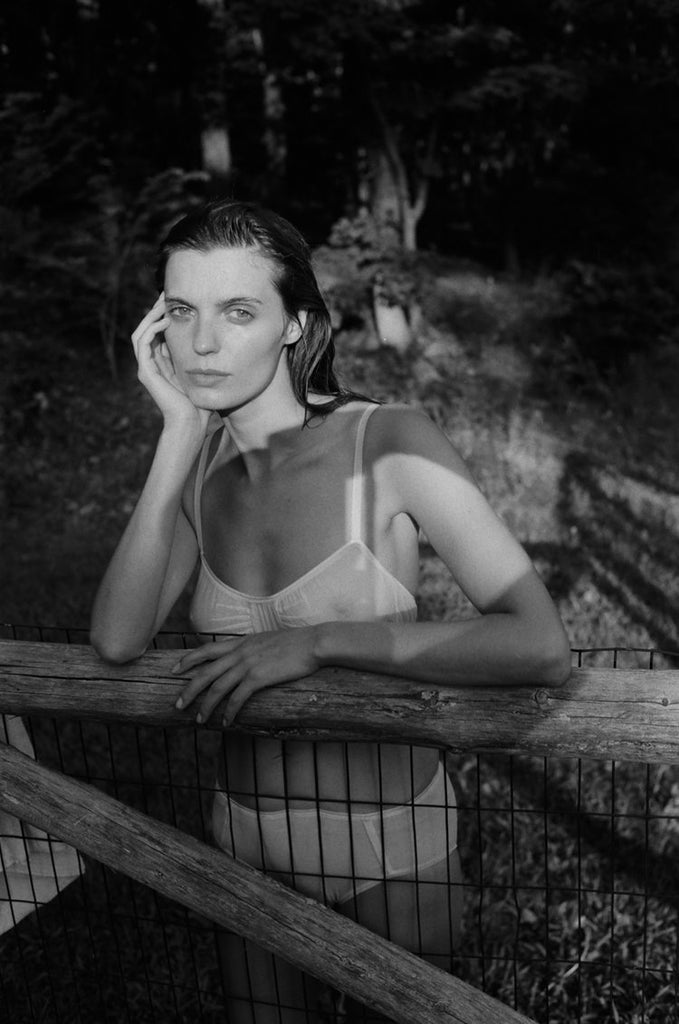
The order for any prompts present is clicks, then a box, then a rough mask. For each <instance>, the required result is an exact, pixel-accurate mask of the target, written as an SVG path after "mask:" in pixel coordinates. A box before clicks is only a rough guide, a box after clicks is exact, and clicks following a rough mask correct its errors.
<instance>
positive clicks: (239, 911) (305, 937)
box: [0, 743, 530, 1024]
mask: <svg viewBox="0 0 679 1024" xmlns="http://www.w3.org/2000/svg"><path fill="white" fill-rule="evenodd" d="M0 779H1V780H2V785H1V786H0V807H2V808H3V809H4V810H5V811H8V812H10V813H11V814H14V815H17V816H19V817H21V818H23V819H24V820H26V821H29V822H31V823H32V824H33V825H37V826H39V827H40V828H43V829H45V830H46V831H47V832H49V833H50V834H51V835H53V836H56V837H57V838H59V839H62V840H65V841H66V842H69V843H72V844H73V845H74V846H77V847H78V849H80V850H82V851H83V852H84V853H86V854H88V855H89V856H91V857H94V858H95V859H96V860H98V861H100V862H102V863H103V864H107V865H109V866H110V867H113V868H115V869H116V870H118V871H123V872H125V874H127V875H129V876H130V877H132V878H134V879H136V880H138V881H139V882H142V883H144V884H145V885H148V886H151V887H152V888H153V889H156V890H157V891H158V892H160V893H162V894H163V895H165V896H169V897H170V898H172V899H174V900H177V901H178V902H179V903H182V904H183V905H184V906H186V907H189V908H190V909H192V910H194V911H196V912H197V913H199V914H201V915H203V916H207V917H209V918H211V919H212V920H213V921H216V922H217V923H218V924H220V925H222V926H224V927H225V928H229V929H231V930H232V931H235V932H237V933H238V934H240V935H243V936H245V937H246V938H249V939H252V940H253V941H255V942H257V943H258V944H259V945H260V946H262V947H264V948H265V949H268V950H270V951H272V952H275V953H280V950H285V957H286V959H287V960H289V961H290V962H291V963H293V964H296V965H297V966H298V967H300V968H302V969H303V970H305V971H307V972H308V973H310V974H313V975H315V976H316V977H318V978H320V979H321V980H324V981H326V982H328V983H330V984H331V985H333V986H334V987H335V988H337V989H339V990H340V991H344V992H347V993H348V994H349V995H351V996H352V997H353V998H355V999H357V1000H359V1001H360V1002H362V1003H368V1004H369V1005H371V1006H373V1007H374V1008H376V1009H377V1010H379V1011H380V1012H381V1013H385V1014H387V1015H388V1016H389V1017H390V1018H391V1019H393V1020H394V1021H397V1022H402V1024H446V1022H449V1024H530V1021H529V1020H528V1018H527V1017H524V1016H522V1015H521V1014H519V1013H516V1012H515V1011H514V1010H511V1009H510V1008H508V1007H506V1006H503V1005H502V1004H501V1003H499V1002H497V1001H496V1000H494V999H492V998H491V997H490V996H487V995H485V994H484V993H482V992H479V991H477V990H476V989H474V988H473V987H472V986H470V985H468V984H466V983H465V982H462V981H460V980H459V979H457V978H454V977H453V976H451V975H449V974H446V973H445V972H444V971H441V970H439V968H437V967H432V966H431V965H429V964H428V963H426V962H425V961H423V960H421V959H420V958H419V957H416V956H414V955H412V954H411V953H408V952H406V951H405V950H403V949H401V948H400V947H398V946H395V945H393V944H392V943H390V942H387V941H386V940H385V939H382V938H381V937H380V936H378V935H375V934H373V933H372V932H369V931H367V930H366V929H365V928H362V927H360V926H359V925H357V924H355V923H354V922H353V921H350V920H349V919H348V918H346V917H343V916H341V915H340V914H336V913H335V912H334V911H332V910H330V909H329V908H328V907H325V906H323V905H322V904H320V903H317V902H316V901H315V900H312V899H308V898H307V897H304V896H301V895H300V894H299V893H297V892H294V891H293V890H291V889H287V888H285V886H283V885H280V884H279V883H278V882H276V881H274V880H273V879H271V878H267V877H266V876H265V875H262V874H261V873H260V872H258V871H256V870H255V869H254V868H252V867H250V866H249V865H247V864H244V863H241V862H239V861H236V860H234V859H233V858H232V857H228V856H227V855H226V854H224V853H222V852H221V851H218V850H216V849H213V848H211V847H209V846H206V845H205V844H204V843H201V842H199V841H198V840H197V839H194V838H192V837H191V836H187V835H185V834H184V833H182V832H179V831H178V830H177V829H174V828H172V827H170V826H169V825H165V824H162V823H161V822H158V821H154V820H153V819H151V818H148V817H147V816H146V815H144V814H141V813H140V812H138V811H135V810H133V809H131V808H129V807H126V806H125V805H124V804H121V803H119V802H118V801H117V800H114V799H113V798H111V797H109V796H107V795H105V794H103V793H100V792H98V791H97V790H95V789H93V788H92V787H90V786H87V785H85V784H84V783H81V782H76V781H74V780H73V779H69V778H67V777H65V776H64V775H61V774H60V773H58V772H54V771H51V770H49V769H47V768H43V767H42V766H40V765H38V764H37V763H36V762H35V761H33V760H31V759H30V758H29V757H26V755H24V754H21V753H19V752H18V751H17V750H15V749H13V748H12V747H8V746H7V745H6V744H3V743H0Z"/></svg>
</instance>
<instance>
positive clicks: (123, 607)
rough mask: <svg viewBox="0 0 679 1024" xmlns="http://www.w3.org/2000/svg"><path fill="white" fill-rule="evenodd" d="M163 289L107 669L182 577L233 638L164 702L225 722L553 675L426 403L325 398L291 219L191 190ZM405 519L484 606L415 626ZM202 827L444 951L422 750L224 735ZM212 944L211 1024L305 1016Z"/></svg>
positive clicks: (320, 322)
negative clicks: (379, 684)
mask: <svg viewBox="0 0 679 1024" xmlns="http://www.w3.org/2000/svg"><path fill="white" fill-rule="evenodd" d="M159 278H160V281H159V283H160V286H161V287H162V288H163V291H162V292H161V294H160V297H159V298H158V300H157V302H156V303H155V305H154V306H153V308H152V309H151V310H150V312H149V313H148V314H147V315H146V316H145V317H144V319H143V320H142V321H141V323H140V325H139V327H138V328H137V330H136V331H135V333H134V334H133V336H132V340H133V343H134V349H135V354H136V357H137V361H138V365H139V379H140V380H141V381H142V383H143V384H144V385H145V387H146V388H147V390H148V391H149V393H150V394H151V396H152V397H153V399H154V400H155V402H156V403H157V405H158V407H159V409H160V411H161V413H162V416H163V429H162V432H161V435H160V439H159V441H158V447H157V450H156V454H155V458H154V461H153V464H152V466H151V470H150V472H149V476H148V480H147V482H146V485H145V487H144V489H143V492H142V494H141V497H140V499H139V502H138V504H137V506H136V509H135V511H134V513H133V515H132V518H131V520H130V523H129V525H128V527H127V529H126V531H125V533H124V535H123V537H122V539H121V541H120V543H119V545H118V548H117V550H116V552H115V554H114V556H113V559H112V561H111V564H110V566H109V567H108V570H107V572H106V574H105V576H104V579H103V581H102V583H101V586H100V589H99V592H98V594H97V597H96V601H95V605H94V612H93V621H92V637H91V639H92V643H93V645H94V646H95V648H96V649H97V650H98V652H99V653H100V655H101V656H102V657H104V658H106V659H107V660H111V661H115V662H125V661H129V660H131V659H133V658H136V657H139V656H140V655H141V654H142V653H143V652H144V650H145V649H146V647H147V645H148V644H149V642H150V640H151V639H152V637H153V636H154V634H155V633H156V631H157V630H158V629H159V627H160V626H161V625H162V623H163V621H164V620H165V618H166V616H167V614H168V612H169V611H170V609H171V608H172V606H173V604H174V602H175V601H176V599H177V598H178V596H179V594H180V593H181V592H182V590H183V589H184V587H185V586H186V585H187V583H188V581H189V579H190V577H191V576H192V574H193V572H194V569H195V568H196V566H197V567H198V575H197V581H196V584H195V589H194V593H193V599H192V606H191V615H192V621H193V625H194V627H195V629H196V630H198V631H200V632H205V633H210V634H239V635H238V636H231V637H226V636H225V637H223V638H221V639H218V640H216V641H214V642H211V643H206V644H205V645H204V646H201V647H199V648H198V649H196V650H193V651H191V652H189V653H188V654H186V655H185V656H184V657H183V658H182V659H181V661H180V662H179V663H178V666H177V671H179V672H180V673H182V674H184V673H186V674H188V676H189V678H190V681H189V682H188V683H187V686H186V688H185V689H184V691H183V694H182V697H181V698H180V700H179V702H178V706H180V707H182V706H184V707H185V706H187V705H189V704H193V705H194V706H195V707H196V709H197V713H196V719H197V721H199V722H201V721H205V720H206V719H207V718H208V717H209V716H211V715H212V714H214V713H216V712H217V711H219V713H220V714H221V715H222V720H223V722H224V724H225V725H230V724H231V723H232V722H233V721H234V719H236V718H237V715H238V711H239V709H240V708H241V707H242V705H243V703H244V702H245V701H246V700H247V699H248V698H249V697H250V696H252V694H253V693H256V692H257V691H258V690H261V689H263V688H265V687H269V686H275V685H277V684H279V683H283V682H286V681H287V680H293V679H298V678H300V677H303V676H305V675H308V674H309V673H312V672H315V671H316V670H317V669H319V668H321V667H322V666H324V665H339V666H346V667H348V668H355V669H362V670H366V671H374V672H386V673H391V674H397V675H403V676H406V677H410V678H413V679H418V680H422V681H423V682H427V683H434V684H453V685H454V684H456V683H460V684H465V685H469V684H474V683H479V684H483V683H494V684H512V683H544V684H559V683H561V682H562V681H563V680H564V679H565V678H566V676H567V675H568V672H569V664H570V657H569V650H568V643H567V640H566V637H565V634H564V631H563V628H562V626H561V623H560V620H559V618H558V615H557V613H556V611H555V609H554V606H553V604H552V602H551V600H550V598H549V596H548V595H547V593H546V591H545V589H544V587H543V585H542V583H541V582H540V580H539V578H538V576H537V574H536V572H535V570H534V569H533V567H532V565H531V563H530V561H529V559H528V557H527V555H526V554H525V552H524V551H523V549H522V548H521V547H520V546H519V544H518V543H517V542H516V541H515V540H514V539H513V538H512V536H511V535H510V534H509V532H508V531H507V529H506V528H505V526H504V525H503V524H502V522H501V521H500V520H499V519H498V518H497V517H496V516H495V515H494V513H493V512H492V511H491V509H490V508H489V506H488V504H487V503H486V501H485V499H484V498H483V497H482V495H481V494H480V492H479V491H478V489H477V488H476V486H475V484H474V482H473V481H472V479H471V477H470V474H469V472H468V470H467V469H466V467H465V465H464V463H463V462H462V460H461V459H460V457H459V456H458V454H457V453H456V452H455V450H454V449H453V448H452V447H451V445H450V443H449V442H448V440H447V439H446V438H445V437H444V436H443V435H442V434H441V433H440V432H439V430H438V429H437V428H436V427H435V426H434V425H433V423H432V422H431V421H430V420H429V419H428V418H427V417H426V416H424V415H423V414H422V413H421V412H419V411H416V410H413V409H409V408H406V407H402V406H393V407H384V406H379V405H376V404H374V403H371V402H369V401H367V400H365V399H363V398H360V397H359V396H356V395H354V394H352V393H350V392H347V391H345V390H343V389H341V388H340V386H339V384H338V382H337V380H336V378H335V375H334V372H333V368H332V361H333V345H332V341H331V336H330V326H329V316H328V312H327V309H326V307H325V304H324V302H323V299H322V297H321V295H320V293H319V290H318V286H317V283H316V280H315V278H314V275H313V271H312V269H311V263H310V254H309V250H308V248H307V246H306V244H305V242H304V240H303V239H302V237H301V236H300V235H299V234H298V232H297V231H296V230H295V229H294V228H293V227H292V225H290V224H289V223H288V222H287V221H285V220H283V219H282V218H280V217H278V216H276V215H275V214H273V213H271V212H268V211H265V210H263V209H260V208H258V207H255V206H253V205H250V204H241V203H236V202H218V203H212V204H208V205H207V206H206V207H204V208H201V209H200V210H199V211H197V212H193V213H191V214H190V215H189V216H187V217H186V218H184V220H182V221H181V222H180V223H179V224H177V225H176V226H175V227H174V228H173V229H172V231H171V232H170V234H169V236H168V238H167V239H166V241H165V244H164V245H163V247H162V250H161V258H160V266H159ZM420 529H422V530H423V531H424V532H425V534H426V536H427V538H428V539H429V541H430V542H431V543H432V544H433V546H434V547H435V549H436V550H437V552H438V554H439V555H440V556H441V558H442V559H443V560H444V561H445V563H446V564H447V566H448V567H449V569H450V571H451V573H452V574H453V576H454V577H455V579H456V580H457V582H458V584H459V585H460V586H461V588H462V590H463V591H464V592H465V593H466V594H467V596H468V597H469V598H470V600H471V601H472V603H473V604H474V605H475V606H476V608H477V609H478V610H479V612H480V613H481V615H480V616H478V617H474V618H471V619H469V620H465V621H459V622H452V623H434V622H417V621H416V605H415V599H414V596H413V595H414V593H415V590H416V587H417V577H418V533H419V530H420ZM213 828H214V835H215V840H216V842H217V843H218V844H219V845H220V846H222V847H223V848H224V849H226V850H228V851H229V852H232V853H235V855H236V856H239V857H241V858H243V859H246V860H248V861H249V862H250V863H252V864H254V865H255V866H257V867H260V868H263V869H264V870H266V871H268V872H270V873H272V874H274V875H275V876H276V877H277V878H279V879H281V880H282V881H284V882H286V883H287V884H290V885H293V886H295V887H296V888H297V889H299V890H300V891H302V892H304V893H307V894H309V895H313V896H315V897H316V898H318V899H322V900H324V901H326V902H328V903H330V904H332V905H333V906H335V907H336V908H337V909H338V910H339V911H341V912H342V913H345V914H347V915H349V916H350V917H352V918H354V919H355V920H358V921H359V922H360V923H362V924H364V925H366V926H367V927H369V928H372V929H373V930H375V931H378V932H380V933H382V934H385V935H388V936H389V937H390V938H392V939H393V940H394V941H396V942H399V943H401V944H402V945H404V946H406V947H407V948H409V949H412V950H414V951H416V952H419V953H420V954H422V955H424V956H426V957H427V958H428V959H430V960H431V961H432V962H434V963H438V964H439V965H441V966H444V967H445V966H449V965H450V953H451V946H452V944H453V943H454V939H455V935H456V932H457V930H458V928H459V914H460V900H459V888H458V887H457V886H456V884H455V883H456V882H459V880H460V871H459V859H458V854H457V836H456V812H455V802H454V798H453V793H452V784H451V783H450V780H449V779H448V777H447V775H446V773H445V771H444V770H443V765H442V763H440V761H439V757H438V754H437V752H436V751H435V750H431V749H428V748H427V749H425V748H415V749H413V748H411V747H407V746H401V745H398V744H394V745H385V746H382V747H380V748H378V747H377V746H376V745H373V744H369V743H352V744H343V743H335V742H324V743H320V744H312V743H309V742H302V741H294V742H282V741H279V740H275V739H266V738H252V737H248V736H246V735H243V734H240V733H238V732H235V731H233V732H230V733H229V734H228V738H227V743H226V752H225V756H224V763H223V765H222V766H221V769H220V772H219V791H218V793H217V796H216V798H215V805H214V813H213ZM416 883H417V884H416ZM442 887H443V888H442ZM442 892H443V893H444V894H445V898H443V899H442V898H441V893H442ZM224 943H225V950H224V958H223V960H224V966H225V970H226V971H227V974H228V976H229V993H230V995H229V1012H230V1016H229V1020H232V1021H246V1020H247V1021H251V1020H255V1021H257V1022H258V1024H261V1022H264V1021H267V1022H268V1021H270V1020H271V1021H274V1020H275V1021H280V1020H283V1021H285V1022H287V1021H290V1022H293V1021H294V1022H297V1021H302V1020H309V1019H311V1020H313V1019H316V1018H315V1017H314V1015H313V1001H314V997H313V995H312V994H311V988H310V985H309V984H308V983H307V980H306V979H304V978H303V977H302V976H301V975H300V973H299V972H297V971H296V970H294V969H293V968H291V967H290V966H289V965H287V964H285V963H284V962H282V961H273V960H272V958H271V957H269V956H265V955H264V954H263V953H261V952H260V951H258V950H257V949H256V948H253V947H251V946H249V945H248V944H244V943H242V942H241V941H240V940H237V939H236V938H235V937H233V936H231V937H227V938H226V939H225V940H224ZM250 999H252V1000H253V1001H254V1006H253V1007H252V1008H251V1006H250V1002H249V1001H250ZM277 1004H280V1006H281V1007H283V1009H279V1008H276V1006H277ZM307 1013H308V1014H309V1016H307Z"/></svg>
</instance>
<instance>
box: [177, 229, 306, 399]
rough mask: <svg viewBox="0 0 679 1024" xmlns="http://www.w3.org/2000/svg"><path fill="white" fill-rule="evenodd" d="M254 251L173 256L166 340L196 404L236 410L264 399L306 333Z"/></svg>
mask: <svg viewBox="0 0 679 1024" xmlns="http://www.w3.org/2000/svg"><path fill="white" fill-rule="evenodd" d="M275 270H276V268H275V265H274V263H273V262H272V261H271V260H270V259H268V258H267V257H266V256H263V255H262V254H261V253H260V252H259V250H257V249H254V248H248V249H244V248H239V249H211V250H209V251H208V252H197V251H195V250H191V249H182V250H179V251H177V252H174V253H173V254H172V255H171V256H170V258H169V260H168V262H167V266H166V269H165V309H166V316H167V318H168V320H169V321H170V323H169V326H168V327H167V328H166V329H165V341H166V343H167V346H168V348H169V350H170V355H171V356H172V362H173V363H174V368H175V372H176V374H177V376H178V378H179V382H180V384H181V386H182V387H183V388H184V390H185V391H186V393H187V395H188V396H189V398H190V399H191V400H192V401H193V402H194V404H195V405H197V406H199V407H200V408H203V409H213V410H219V411H223V410H224V411H227V412H228V411H230V410H234V409H237V408H240V407H241V406H243V405H245V404H246V403H248V402H251V401H253V400H254V399H256V398H258V397H259V396H261V395H262V394H263V393H264V392H265V391H266V390H267V388H268V387H269V385H270V384H271V382H272V381H273V379H274V377H275V376H276V374H277V371H278V370H279V365H280V363H281V356H282V353H283V350H284V348H285V347H286V345H289V344H291V343H292V342H295V341H297V339H298V338H299V336H300V333H301V328H300V327H299V325H298V324H297V322H296V321H294V320H292V321H291V320H289V318H288V316H287V315H286V313H285V310H284V308H283V303H282V300H281V297H280V295H279V293H278V291H277V289H276V287H275V285H274V273H275Z"/></svg>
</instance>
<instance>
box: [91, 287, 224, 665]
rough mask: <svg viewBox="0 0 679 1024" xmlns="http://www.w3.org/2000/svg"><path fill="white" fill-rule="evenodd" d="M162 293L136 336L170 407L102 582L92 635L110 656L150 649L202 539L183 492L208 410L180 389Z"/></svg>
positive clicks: (148, 373) (127, 657)
mask: <svg viewBox="0 0 679 1024" xmlns="http://www.w3.org/2000/svg"><path fill="white" fill-rule="evenodd" d="M166 326H167V321H166V320H165V318H164V301H163V296H161V297H160V299H159V300H158V301H157V302H156V304H155V305H154V307H153V308H152V309H151V311H150V312H149V313H148V314H147V316H146V317H144V319H143V320H142V321H141V323H140V325H139V327H138V328H137V330H136V331H135V333H134V334H133V335H132V341H133V344H134V347H135V354H136V357H137V361H138V365H139V379H140V381H141V382H142V383H143V384H144V386H145V387H146V389H147V390H148V391H149V393H150V394H151V396H152V397H153V399H154V401H155V402H156V404H157V405H158V407H159V408H160V411H161V413H162V414H163V421H164V422H163V430H162V432H161V435H160V439H159V441H158V446H157V448H156V453H155V457H154V459H153V463H152V465H151V469H150V471H149V475H148V478H147V480H146V483H145V485H144V489H143V491H142V493H141V496H140V498H139V501H138V502H137V505H136V508H135V510H134V512H133V513H132V517H131V518H130V521H129V523H128V524H127V527H126V529H125V532H124V533H123V536H122V538H121V540H120V543H119V544H118V547H117V548H116V551H115V553H114V555H113V558H112V559H111V562H110V564H109V566H108V568H107V570H106V573H105V574H104V578H103V579H102V581H101V584H100V585H99V589H98V591H97V595H96V597H95V601H94V607H93V610H92V623H91V632H90V642H91V643H92V646H93V647H94V648H95V650H96V651H97V653H98V654H99V655H100V656H101V657H102V658H104V659H105V660H107V661H112V662H126V661H131V660H132V659H134V658H137V657H139V656H140V655H141V654H143V653H144V651H145V650H146V648H147V646H148V644H149V643H150V641H151V640H152V638H153V636H154V635H155V633H156V632H157V630H158V628H159V627H160V626H161V625H162V623H163V621H164V620H165V618H166V616H167V615H168V613H169V611H170V610H171V608H172V606H173V604H174V603H175V601H176V600H177V598H178V597H179V595H180V594H181V592H182V590H183V588H184V587H185V585H186V583H187V582H188V580H189V577H190V575H191V572H192V570H193V568H194V566H195V564H196V559H197V557H198V543H197V540H196V536H195V533H194V531H193V528H192V526H191V524H190V523H189V520H188V519H187V517H186V514H185V513H184V511H183V509H182V494H183V491H184V488H185V486H186V483H187V480H188V478H189V476H190V474H191V469H192V467H193V465H194V464H195V462H196V459H197V456H198V453H199V452H200V449H201V446H202V444H203V441H204V438H205V432H206V427H207V421H208V416H209V414H208V413H207V412H206V411H205V410H202V409H197V408H196V407H195V406H194V405H193V404H192V403H191V402H190V401H189V399H188V398H187V397H186V395H185V394H184V392H183V391H181V389H180V388H179V386H178V384H177V382H176V380H175V378H174V371H173V368H172V364H171V360H170V358H169V355H168V353H167V349H166V347H165V345H164V342H163V340H162V334H161V332H162V331H163V329H164V328H165V327H166Z"/></svg>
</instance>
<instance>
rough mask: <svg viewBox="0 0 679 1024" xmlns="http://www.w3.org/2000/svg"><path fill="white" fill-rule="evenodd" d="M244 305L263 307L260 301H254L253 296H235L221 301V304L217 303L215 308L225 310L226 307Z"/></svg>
mask: <svg viewBox="0 0 679 1024" xmlns="http://www.w3.org/2000/svg"><path fill="white" fill-rule="evenodd" d="M245 304H248V305H250V306H261V305H263V303H262V300H261V299H256V298H255V297H254V296H253V295H235V296H234V297H233V298H232V299H222V300H221V302H218V303H217V308H218V309H226V308H227V307H228V306H242V305H245Z"/></svg>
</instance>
